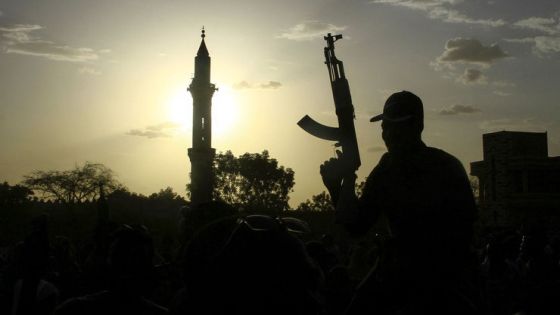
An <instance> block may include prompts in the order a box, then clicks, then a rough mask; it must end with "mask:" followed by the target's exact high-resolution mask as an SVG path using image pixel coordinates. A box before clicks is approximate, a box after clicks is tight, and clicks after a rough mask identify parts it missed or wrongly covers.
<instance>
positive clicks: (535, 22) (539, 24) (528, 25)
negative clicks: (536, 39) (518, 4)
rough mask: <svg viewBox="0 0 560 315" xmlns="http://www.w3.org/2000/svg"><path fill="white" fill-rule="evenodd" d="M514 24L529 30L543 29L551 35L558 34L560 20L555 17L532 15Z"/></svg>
mask: <svg viewBox="0 0 560 315" xmlns="http://www.w3.org/2000/svg"><path fill="white" fill-rule="evenodd" d="M513 25H514V26H516V27H519V28H524V29H529V30H536V31H541V32H543V33H547V34H549V35H554V34H558V33H559V32H560V29H559V28H558V22H557V21H555V20H554V19H553V18H543V17H535V16H533V17H530V18H526V19H523V20H520V21H517V22H515V23H513Z"/></svg>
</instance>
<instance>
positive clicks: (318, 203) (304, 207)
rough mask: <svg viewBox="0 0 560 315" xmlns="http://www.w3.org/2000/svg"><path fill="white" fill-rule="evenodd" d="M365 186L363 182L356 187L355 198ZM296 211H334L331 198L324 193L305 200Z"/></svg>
mask: <svg viewBox="0 0 560 315" xmlns="http://www.w3.org/2000/svg"><path fill="white" fill-rule="evenodd" d="M365 185H366V181H365V180H363V181H361V182H360V183H359V184H357V185H356V196H357V197H358V198H359V197H360V196H361V195H362V193H363V191H364V187H365ZM296 210H298V211H334V210H335V208H334V205H333V202H332V199H331V196H330V195H329V194H328V193H327V192H326V191H323V192H321V193H320V194H318V195H313V196H311V200H310V199H307V200H306V201H304V202H302V203H300V204H299V206H298V207H297V208H296Z"/></svg>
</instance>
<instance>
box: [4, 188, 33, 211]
mask: <svg viewBox="0 0 560 315" xmlns="http://www.w3.org/2000/svg"><path fill="white" fill-rule="evenodd" d="M32 195H33V191H31V189H29V188H27V187H25V186H21V185H14V186H11V185H10V184H8V182H4V183H2V184H0V207H2V206H15V205H21V204H24V203H27V202H29V201H30V200H31V196H32Z"/></svg>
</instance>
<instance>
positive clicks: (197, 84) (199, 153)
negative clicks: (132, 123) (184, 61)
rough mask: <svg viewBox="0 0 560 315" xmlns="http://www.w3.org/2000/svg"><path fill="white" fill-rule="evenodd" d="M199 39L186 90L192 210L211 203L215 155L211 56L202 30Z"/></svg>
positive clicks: (214, 89) (213, 87)
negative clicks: (189, 99) (189, 100)
mask: <svg viewBox="0 0 560 315" xmlns="http://www.w3.org/2000/svg"><path fill="white" fill-rule="evenodd" d="M201 37H202V42H201V43H200V47H199V48H198V52H197V54H196V57H195V58H194V78H193V80H192V82H191V84H190V85H189V88H188V90H189V91H190V92H191V95H192V98H193V123H192V128H193V129H192V148H190V149H189V158H190V160H191V203H192V206H197V205H199V204H201V203H204V202H209V201H211V200H212V189H213V183H214V181H213V179H214V176H213V172H212V162H213V161H214V156H215V155H216V149H213V148H212V95H213V94H214V91H216V86H215V85H214V84H212V83H210V56H209V55H208V49H206V43H205V42H204V37H206V35H205V31H204V27H203V28H202V35H201Z"/></svg>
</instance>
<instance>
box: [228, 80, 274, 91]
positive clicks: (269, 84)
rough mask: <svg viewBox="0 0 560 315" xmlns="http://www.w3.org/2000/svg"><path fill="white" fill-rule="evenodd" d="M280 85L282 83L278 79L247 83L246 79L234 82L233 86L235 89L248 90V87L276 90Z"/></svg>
mask: <svg viewBox="0 0 560 315" xmlns="http://www.w3.org/2000/svg"><path fill="white" fill-rule="evenodd" d="M281 86H282V83H280V82H278V81H268V82H266V83H255V84H253V83H249V82H247V81H241V82H238V83H235V84H234V85H233V88H234V89H236V90H248V89H263V90H276V89H278V88H280V87H281Z"/></svg>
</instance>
